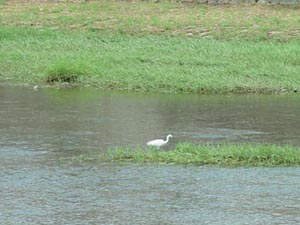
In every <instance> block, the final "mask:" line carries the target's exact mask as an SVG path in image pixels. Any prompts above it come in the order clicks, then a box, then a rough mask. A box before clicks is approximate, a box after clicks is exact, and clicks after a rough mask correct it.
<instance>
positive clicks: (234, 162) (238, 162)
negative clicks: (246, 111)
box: [72, 143, 300, 166]
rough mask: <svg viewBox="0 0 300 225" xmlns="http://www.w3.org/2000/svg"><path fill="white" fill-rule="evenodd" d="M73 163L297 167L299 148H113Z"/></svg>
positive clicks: (214, 146) (74, 159)
mask: <svg viewBox="0 0 300 225" xmlns="http://www.w3.org/2000/svg"><path fill="white" fill-rule="evenodd" d="M72 161H74V162H88V161H97V162H114V163H116V162H119V163H141V164H144V163H150V164H151V163H154V164H179V165H199V166H202V165H203V166H204V165H214V166H300V149H299V147H294V146H289V145H284V146H279V145H271V144H237V145H235V144H217V145H215V144H199V145H196V144H191V143H180V144H177V145H176V146H175V147H174V148H173V149H170V150H164V149H155V148H144V147H137V148H126V147H117V148H111V149H108V150H107V151H101V153H99V155H98V156H97V157H95V156H88V155H80V156H75V157H73V158H72Z"/></svg>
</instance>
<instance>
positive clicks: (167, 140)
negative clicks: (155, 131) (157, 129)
mask: <svg viewBox="0 0 300 225" xmlns="http://www.w3.org/2000/svg"><path fill="white" fill-rule="evenodd" d="M169 137H170V136H169V135H168V136H167V139H166V143H168V142H169Z"/></svg>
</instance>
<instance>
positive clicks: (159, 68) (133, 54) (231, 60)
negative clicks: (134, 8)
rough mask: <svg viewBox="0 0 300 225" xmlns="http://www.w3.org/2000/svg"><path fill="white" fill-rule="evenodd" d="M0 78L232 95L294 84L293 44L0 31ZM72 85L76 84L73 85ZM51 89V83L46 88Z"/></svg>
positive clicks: (297, 80)
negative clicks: (49, 87) (60, 79)
mask: <svg viewBox="0 0 300 225" xmlns="http://www.w3.org/2000/svg"><path fill="white" fill-rule="evenodd" d="M0 41H1V45H0V77H1V78H2V79H4V80H9V81H11V82H15V83H19V84H23V83H29V84H36V83H39V84H47V82H46V81H56V80H59V78H62V80H63V81H68V80H69V81H72V82H74V83H75V84H79V85H90V86H96V87H100V88H104V89H119V90H134V91H150V92H158V91H160V92H194V93H203V92H205V93H237V92H253V93H256V92H274V91H279V90H281V89H287V90H292V89H294V88H298V87H299V85H300V76H299V68H300V67H299V66H300V64H299V62H298V59H299V58H300V43H299V42H297V41H290V42H288V43H279V42H275V41H270V42H251V41H219V40H213V39H199V38H185V37H168V36H155V35H147V36H132V35H127V34H108V33H94V32H81V31H78V32H72V31H60V30H57V31H53V30H52V29H48V28H43V29H35V28H27V27H25V28H22V27H19V28H15V27H11V26H4V27H0ZM75 78H76V79H75ZM50 83H51V82H50Z"/></svg>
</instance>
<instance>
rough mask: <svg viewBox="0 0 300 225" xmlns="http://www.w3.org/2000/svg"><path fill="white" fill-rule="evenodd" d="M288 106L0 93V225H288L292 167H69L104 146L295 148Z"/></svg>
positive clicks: (294, 120)
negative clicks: (153, 142)
mask: <svg viewBox="0 0 300 225" xmlns="http://www.w3.org/2000/svg"><path fill="white" fill-rule="evenodd" d="M299 103H300V99H299V96H298V95H276V96H274V95H273V96H271V95H259V96H257V95H256V96H252V95H249V96H202V95H201V96H199V95H167V94H151V95H150V94H132V93H120V92H105V91H99V90H96V89H72V90H53V89H39V90H38V91H34V90H32V89H29V88H16V87H13V88H12V87H0V224H22V225H24V224H300V213H299V212H300V168H298V167H238V168H220V167H199V166H181V165H180V166H179V165H178V166H176V165H153V164H147V165H140V164H117V163H76V162H72V161H71V160H60V159H61V158H64V159H68V157H73V156H76V155H79V154H83V153H89V154H90V153H96V152H98V151H99V150H101V149H103V150H105V149H106V148H108V147H111V146H137V145H142V146H144V145H145V143H146V142H147V141H148V140H150V139H153V138H162V137H164V136H166V135H167V134H169V133H171V134H173V136H174V138H173V139H171V141H170V144H169V145H168V146H166V148H171V147H172V146H174V145H175V144H176V143H178V142H185V141H188V142H194V143H219V142H230V143H244V142H249V143H276V144H292V145H299V143H300V139H299V138H298V137H299V135H300V116H299V112H300V104H299Z"/></svg>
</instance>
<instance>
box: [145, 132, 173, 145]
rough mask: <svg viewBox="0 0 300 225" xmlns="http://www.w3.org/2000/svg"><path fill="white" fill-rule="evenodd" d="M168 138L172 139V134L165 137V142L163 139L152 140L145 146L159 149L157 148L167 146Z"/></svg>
mask: <svg viewBox="0 0 300 225" xmlns="http://www.w3.org/2000/svg"><path fill="white" fill-rule="evenodd" d="M170 137H173V136H172V134H169V135H168V136H167V139H166V140H163V139H156V140H152V141H149V142H147V145H148V146H154V147H157V148H159V147H161V146H163V145H165V144H167V143H168V142H169V138H170Z"/></svg>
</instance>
